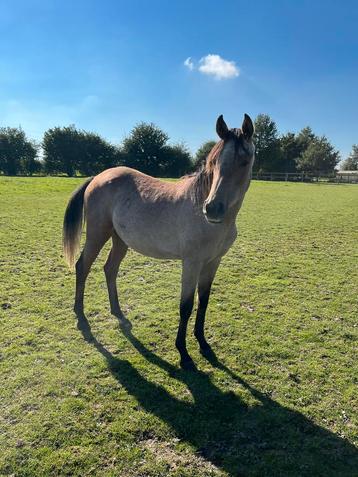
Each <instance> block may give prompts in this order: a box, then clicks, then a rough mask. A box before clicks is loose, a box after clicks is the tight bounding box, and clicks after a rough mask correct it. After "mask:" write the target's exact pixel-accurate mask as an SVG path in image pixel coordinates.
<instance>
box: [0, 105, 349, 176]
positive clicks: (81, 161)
mask: <svg viewBox="0 0 358 477" xmlns="http://www.w3.org/2000/svg"><path fill="white" fill-rule="evenodd" d="M214 144H215V141H207V142H205V143H204V144H203V145H202V146H201V147H200V148H199V149H198V151H197V152H196V154H195V156H194V157H193V156H192V154H191V153H190V151H189V149H188V148H187V147H186V146H185V145H184V144H181V143H178V144H171V143H170V142H169V136H168V134H167V133H166V132H164V131H163V130H162V129H160V128H159V127H158V126H156V125H154V124H152V123H144V122H142V123H139V124H137V125H136V126H135V127H134V128H133V130H132V131H131V132H130V134H129V135H128V136H127V137H126V138H125V139H124V140H123V142H122V144H121V145H119V146H118V145H113V144H111V143H109V142H108V141H106V140H105V139H103V138H102V137H101V136H100V135H98V134H96V133H93V132H88V131H84V130H80V129H77V128H76V127H75V126H74V125H71V126H66V127H54V128H51V129H49V130H47V131H46V132H45V134H44V137H43V140H42V142H41V143H40V144H39V143H36V142H35V141H33V140H31V139H29V138H28V137H27V136H26V134H25V132H24V131H23V130H22V129H21V127H19V128H10V127H1V128H0V173H3V174H6V175H18V174H22V175H32V174H50V175H51V174H55V175H58V174H59V175H61V174H66V175H68V176H75V175H83V176H90V175H95V174H98V173H99V172H101V171H102V170H104V169H107V168H109V167H114V166H118V165H126V166H129V167H133V168H135V169H138V170H141V171H142V172H144V173H147V174H151V175H154V176H160V177H180V176H182V175H184V174H186V173H188V172H192V171H193V170H194V169H196V168H198V167H200V164H201V163H202V162H203V161H205V159H206V157H207V155H208V153H209V152H210V150H211V148H212V147H213V145H214ZM255 145H256V160H255V163H254V172H256V173H266V172H306V173H307V172H312V173H317V172H319V173H332V172H333V171H334V169H335V167H336V166H337V164H338V162H339V161H340V156H339V152H338V151H336V150H335V149H334V147H333V146H332V145H331V144H330V142H329V140H328V139H327V138H326V137H325V136H321V137H320V136H317V135H316V134H314V132H313V131H312V129H311V128H310V127H308V126H307V127H305V128H303V129H302V130H301V131H300V132H299V133H293V132H288V133H286V134H283V135H280V134H279V133H278V130H277V126H276V124H275V122H274V121H273V120H272V119H271V118H270V116H268V115H266V114H260V115H258V116H257V118H256V120H255ZM342 168H343V169H345V170H358V145H353V147H352V152H351V154H350V155H349V157H348V158H347V159H346V160H345V161H344V162H343V164H342Z"/></svg>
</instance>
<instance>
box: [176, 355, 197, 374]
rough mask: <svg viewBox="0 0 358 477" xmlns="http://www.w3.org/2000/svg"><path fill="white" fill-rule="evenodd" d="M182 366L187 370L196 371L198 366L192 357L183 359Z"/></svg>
mask: <svg viewBox="0 0 358 477" xmlns="http://www.w3.org/2000/svg"><path fill="white" fill-rule="evenodd" d="M180 367H181V368H182V369H184V370H185V371H196V370H197V369H196V366H195V363H194V361H193V360H192V359H191V358H190V359H186V360H183V359H182V360H181V361H180Z"/></svg>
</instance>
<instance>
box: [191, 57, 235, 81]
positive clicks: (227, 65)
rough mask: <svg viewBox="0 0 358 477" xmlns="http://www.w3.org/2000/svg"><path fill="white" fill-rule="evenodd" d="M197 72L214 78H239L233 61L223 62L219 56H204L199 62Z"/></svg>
mask: <svg viewBox="0 0 358 477" xmlns="http://www.w3.org/2000/svg"><path fill="white" fill-rule="evenodd" d="M198 69H199V71H200V72H201V73H204V74H205V75H211V76H214V78H216V79H218V80H220V79H228V78H235V77H236V76H239V74H240V70H239V68H238V67H237V66H236V64H235V62H234V61H228V60H224V58H221V56H220V55H206V56H204V57H203V58H201V59H200V61H199V68H198Z"/></svg>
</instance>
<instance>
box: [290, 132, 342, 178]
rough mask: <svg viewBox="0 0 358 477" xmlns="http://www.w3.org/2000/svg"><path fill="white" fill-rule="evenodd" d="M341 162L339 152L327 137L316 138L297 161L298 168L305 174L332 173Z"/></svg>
mask: <svg viewBox="0 0 358 477" xmlns="http://www.w3.org/2000/svg"><path fill="white" fill-rule="evenodd" d="M338 162H339V152H338V151H336V150H335V149H334V147H333V146H332V145H331V144H330V142H329V141H328V139H327V138H326V137H325V136H322V137H316V138H315V139H313V140H312V141H311V142H310V144H309V145H308V147H307V149H306V150H305V151H304V152H303V154H302V155H301V157H300V158H299V159H298V161H297V168H298V169H299V170H301V171H303V172H316V173H317V172H323V173H332V172H333V171H334V169H335V167H336V165H337V164H338Z"/></svg>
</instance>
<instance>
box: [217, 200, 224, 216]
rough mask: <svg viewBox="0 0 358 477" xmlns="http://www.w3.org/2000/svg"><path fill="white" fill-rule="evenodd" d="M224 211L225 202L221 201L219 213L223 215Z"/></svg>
mask: <svg viewBox="0 0 358 477" xmlns="http://www.w3.org/2000/svg"><path fill="white" fill-rule="evenodd" d="M223 213H224V204H223V203H222V202H219V203H218V205H217V214H218V215H222V214H223Z"/></svg>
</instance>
